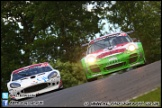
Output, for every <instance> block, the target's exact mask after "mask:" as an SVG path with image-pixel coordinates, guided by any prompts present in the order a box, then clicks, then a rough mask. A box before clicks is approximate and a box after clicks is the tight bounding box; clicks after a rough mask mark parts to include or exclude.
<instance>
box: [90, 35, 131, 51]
mask: <svg viewBox="0 0 162 108" xmlns="http://www.w3.org/2000/svg"><path fill="white" fill-rule="evenodd" d="M126 42H132V40H131V38H130V37H129V36H112V37H107V38H105V39H102V40H99V41H97V42H94V43H93V44H91V45H90V46H89V47H88V49H87V54H91V53H94V52H97V51H99V50H102V49H104V48H109V47H112V46H115V45H118V44H122V43H126Z"/></svg>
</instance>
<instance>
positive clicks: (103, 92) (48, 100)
mask: <svg viewBox="0 0 162 108" xmlns="http://www.w3.org/2000/svg"><path fill="white" fill-rule="evenodd" d="M160 86H161V60H160V61H157V62H154V63H151V64H148V65H145V66H143V67H139V68H137V69H133V70H130V71H128V72H124V73H122V74H115V75H110V76H107V77H105V78H102V79H99V80H96V81H92V82H87V83H85V84H81V85H78V86H75V87H71V88H67V89H63V90H59V91H53V92H49V93H46V94H43V95H40V96H38V97H34V98H31V99H27V100H24V101H23V102H32V101H41V102H43V105H35V106H34V107H36V106H38V107H61V106H63V107H74V106H76V107H78V106H80V107H84V106H91V102H94V101H102V102H108V101H109V102H110V101H111V102H114V101H116V102H117V101H126V100H129V99H132V98H133V97H135V96H139V95H141V94H143V93H145V92H148V91H150V90H152V89H155V88H156V87H160ZM12 106H13V105H12ZM21 106H22V105H21ZM24 106H27V105H24ZM15 107H18V105H15ZM27 107H29V106H27ZM32 107H33V106H32Z"/></svg>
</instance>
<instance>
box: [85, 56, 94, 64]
mask: <svg viewBox="0 0 162 108" xmlns="http://www.w3.org/2000/svg"><path fill="white" fill-rule="evenodd" d="M86 61H87V62H88V63H94V62H95V61H96V57H95V56H93V55H90V56H87V58H86Z"/></svg>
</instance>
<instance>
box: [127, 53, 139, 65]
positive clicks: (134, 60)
mask: <svg viewBox="0 0 162 108" xmlns="http://www.w3.org/2000/svg"><path fill="white" fill-rule="evenodd" d="M137 58H138V55H137V53H135V54H132V55H130V57H129V63H130V64H131V63H134V62H136V61H137Z"/></svg>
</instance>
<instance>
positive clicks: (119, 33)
mask: <svg viewBox="0 0 162 108" xmlns="http://www.w3.org/2000/svg"><path fill="white" fill-rule="evenodd" d="M116 35H120V36H127V35H128V34H127V33H125V32H117V33H111V34H107V35H104V36H101V37H99V38H96V39H94V40H91V41H90V42H89V45H90V44H93V43H94V42H96V41H99V40H102V39H104V38H107V37H110V36H116Z"/></svg>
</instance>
